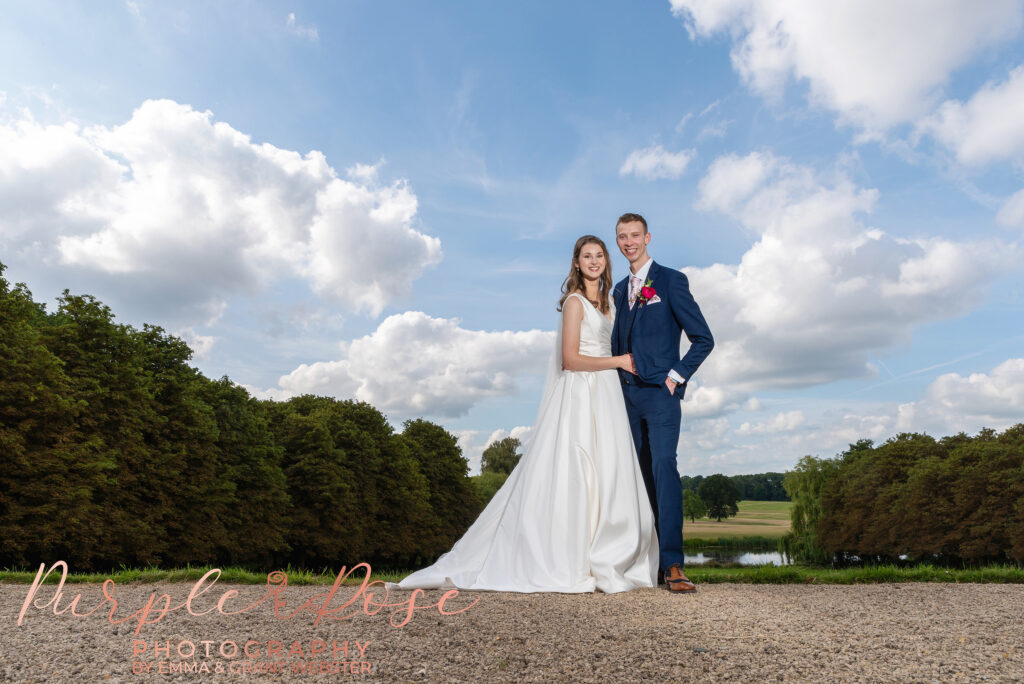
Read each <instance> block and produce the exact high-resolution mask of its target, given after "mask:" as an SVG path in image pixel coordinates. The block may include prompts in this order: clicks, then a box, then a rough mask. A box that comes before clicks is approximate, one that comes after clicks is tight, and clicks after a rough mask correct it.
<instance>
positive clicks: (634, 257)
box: [615, 221, 651, 266]
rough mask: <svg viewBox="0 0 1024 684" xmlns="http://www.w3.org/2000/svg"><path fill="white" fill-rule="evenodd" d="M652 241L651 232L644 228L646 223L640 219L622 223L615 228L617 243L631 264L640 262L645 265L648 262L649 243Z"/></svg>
mask: <svg viewBox="0 0 1024 684" xmlns="http://www.w3.org/2000/svg"><path fill="white" fill-rule="evenodd" d="M650 241H651V234H650V233H648V232H647V231H646V230H644V224H642V223H640V222H639V221H630V222H629V223H620V224H619V225H618V226H616V228H615V243H616V244H617V245H618V246H619V251H620V252H622V256H624V257H626V260H627V261H628V262H629V263H630V264H635V263H639V264H640V265H641V266H643V265H644V264H645V263H646V262H647V244H648V243H649V242H650Z"/></svg>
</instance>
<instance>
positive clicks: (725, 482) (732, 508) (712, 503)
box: [697, 473, 741, 522]
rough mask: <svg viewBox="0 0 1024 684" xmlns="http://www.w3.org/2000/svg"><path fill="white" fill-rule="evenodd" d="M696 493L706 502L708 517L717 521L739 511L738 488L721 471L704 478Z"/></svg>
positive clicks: (739, 495)
mask: <svg viewBox="0 0 1024 684" xmlns="http://www.w3.org/2000/svg"><path fill="white" fill-rule="evenodd" d="M697 495H698V496H700V498H701V499H703V500H704V503H705V504H707V507H708V513H707V515H708V517H709V518H714V519H715V520H717V521H718V522H722V518H728V517H730V516H733V515H736V514H737V513H739V510H740V509H739V505H738V504H739V501H740V497H741V494H740V490H739V489H737V488H736V485H734V484H733V483H732V480H730V479H729V478H727V477H726V476H725V475H722V474H721V473H717V474H715V475H711V476H709V477H706V478H704V481H703V482H701V483H700V487H698V488H697Z"/></svg>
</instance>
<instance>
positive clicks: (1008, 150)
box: [919, 66, 1024, 166]
mask: <svg viewBox="0 0 1024 684" xmlns="http://www.w3.org/2000/svg"><path fill="white" fill-rule="evenodd" d="M921 132H928V133H931V134H932V135H934V136H935V137H936V138H937V139H938V140H939V141H941V142H942V143H944V144H945V145H946V146H947V147H949V148H950V149H952V150H953V151H954V152H955V153H956V157H957V160H958V161H959V162H960V163H962V164H967V165H972V166H978V165H982V164H987V163H989V162H992V161H997V160H1000V159H1018V160H1024V66H1019V67H1017V68H1016V69H1014V70H1013V71H1012V72H1010V75H1009V77H1008V78H1007V79H1006V80H1005V81H1004V82H1002V83H998V84H996V83H988V84H986V85H984V86H982V87H981V88H980V89H979V90H978V91H977V92H976V93H975V94H974V95H972V96H971V99H970V100H968V101H967V102H961V101H959V100H948V101H946V102H945V103H943V104H942V106H941V107H939V110H938V111H937V112H936V113H935V114H934V115H933V116H931V117H929V118H928V119H926V120H924V121H923V122H922V123H921V125H920V126H919V133H921Z"/></svg>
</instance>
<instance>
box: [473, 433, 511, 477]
mask: <svg viewBox="0 0 1024 684" xmlns="http://www.w3.org/2000/svg"><path fill="white" fill-rule="evenodd" d="M519 447H520V444H519V439H518V438H516V437H506V438H505V439H499V440H498V441H497V442H494V443H493V444H491V445H490V446H488V447H487V448H486V449H484V453H483V458H482V459H481V461H480V472H483V473H504V474H505V475H508V474H509V473H511V472H512V469H513V468H515V467H516V464H517V463H519V459H520V457H521V455H520V454H519Z"/></svg>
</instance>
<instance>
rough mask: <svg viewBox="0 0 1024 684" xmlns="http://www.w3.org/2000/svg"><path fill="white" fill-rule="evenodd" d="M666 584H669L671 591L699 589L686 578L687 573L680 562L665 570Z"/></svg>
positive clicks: (684, 591)
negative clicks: (685, 573)
mask: <svg viewBox="0 0 1024 684" xmlns="http://www.w3.org/2000/svg"><path fill="white" fill-rule="evenodd" d="M665 584H667V585H668V589H669V591H677V592H679V593H688V592H694V591H697V586H696V585H695V584H694V583H693V582H691V581H690V580H688V579H686V575H684V574H683V569H682V568H681V567H680V566H679V563H676V564H674V565H672V566H670V567H669V569H668V570H667V571H666V572H665Z"/></svg>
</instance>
